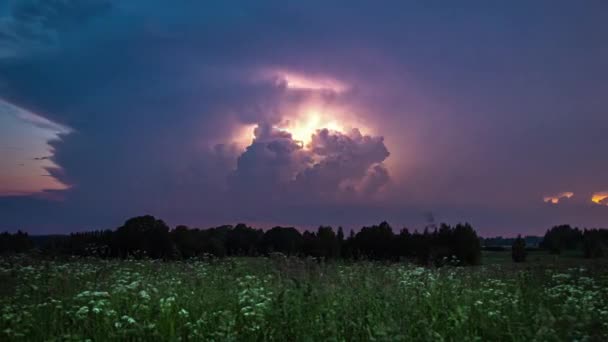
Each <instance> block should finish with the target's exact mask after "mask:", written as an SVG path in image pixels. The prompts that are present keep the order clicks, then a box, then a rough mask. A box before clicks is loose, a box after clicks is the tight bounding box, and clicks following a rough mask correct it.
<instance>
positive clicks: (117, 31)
mask: <svg viewBox="0 0 608 342" xmlns="http://www.w3.org/2000/svg"><path fill="white" fill-rule="evenodd" d="M607 15H608V3H606V2H605V1H601V0H598V1H591V0H589V1H580V2H579V1H458V2H454V1H425V2H419V3H417V4H414V3H410V2H405V1H383V2H374V1H344V2H337V1H336V2H327V1H217V2H212V1H204V2H202V1H179V2H172V3H171V4H169V2H166V1H160V0H157V1H119V0H79V1H76V0H72V1H70V0H66V1H43V0H21V1H9V2H8V3H6V2H2V4H0V137H1V138H0V170H1V172H0V229H2V230H16V229H19V228H21V229H26V230H28V231H30V232H34V233H47V232H67V231H74V230H84V229H93V228H111V227H115V226H118V225H119V224H121V223H122V222H123V221H124V220H125V219H126V218H128V217H130V216H135V215H140V214H146V213H149V214H153V215H156V216H158V217H161V218H163V219H165V220H166V221H167V222H168V223H170V224H172V225H175V224H188V225H193V226H200V227H205V226H210V225H216V224H221V223H236V222H240V221H245V222H248V223H251V224H254V225H259V226H270V225H274V224H283V225H295V226H299V227H313V226H317V225H319V224H332V225H338V224H341V225H343V226H345V227H348V228H351V227H354V228H358V227H360V226H362V225H364V224H370V223H377V222H379V221H380V220H389V222H391V223H392V224H393V225H394V226H396V227H401V226H404V225H406V226H410V227H415V228H420V227H422V226H423V225H424V224H425V222H426V220H427V218H428V217H429V214H430V213H432V214H433V216H434V217H435V219H436V220H438V221H447V222H457V221H468V222H471V223H472V224H473V226H474V227H475V228H476V229H477V230H478V231H480V232H481V234H482V235H494V234H503V235H512V234H517V233H542V232H543V231H544V230H545V229H547V228H549V227H550V226H551V225H554V224H559V223H571V224H574V225H579V226H586V227H598V226H604V227H606V226H608V200H606V199H604V195H602V194H603V193H604V192H606V191H608V157H607V154H606V152H607V151H608V113H607V108H608V97H606V94H608V20H606V18H607ZM323 128H327V129H328V130H327V131H317V129H323ZM313 134H314V136H312V135H313ZM566 195H568V196H566ZM606 195H607V196H608V193H606ZM594 196H595V197H594ZM592 199H595V202H594V201H592ZM546 201H548V202H556V203H546Z"/></svg>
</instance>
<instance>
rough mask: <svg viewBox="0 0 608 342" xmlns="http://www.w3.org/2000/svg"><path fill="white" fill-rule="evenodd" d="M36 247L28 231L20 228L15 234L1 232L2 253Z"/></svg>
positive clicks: (0, 247) (23, 250) (0, 249)
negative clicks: (25, 231)
mask: <svg viewBox="0 0 608 342" xmlns="http://www.w3.org/2000/svg"><path fill="white" fill-rule="evenodd" d="M33 247H34V243H33V242H32V240H31V239H30V237H29V235H28V234H27V233H24V232H22V231H20V230H18V231H17V232H16V233H15V234H9V233H8V232H5V233H2V234H0V253H23V252H27V251H29V250H30V249H32V248H33Z"/></svg>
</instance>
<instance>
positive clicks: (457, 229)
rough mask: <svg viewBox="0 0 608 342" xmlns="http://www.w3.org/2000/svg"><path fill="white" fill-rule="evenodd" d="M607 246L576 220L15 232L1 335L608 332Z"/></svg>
mask: <svg viewBox="0 0 608 342" xmlns="http://www.w3.org/2000/svg"><path fill="white" fill-rule="evenodd" d="M535 242H538V243H535ZM527 244H529V245H527ZM505 246H506V247H505ZM605 246H606V230H582V231H581V230H579V229H576V228H571V227H569V226H558V227H554V228H552V229H550V230H548V231H547V233H546V234H545V236H544V238H543V239H536V238H533V237H517V238H512V239H511V238H508V239H505V238H492V239H482V238H479V237H478V236H477V234H476V233H475V231H474V230H473V228H472V227H471V226H469V225H467V224H459V225H456V226H448V225H445V224H444V225H440V226H439V227H437V228H436V229H435V228H434V227H429V229H426V230H425V231H423V232H413V233H410V232H409V231H407V230H405V229H404V230H401V231H400V232H399V233H398V234H395V233H394V232H393V230H392V229H391V227H390V226H389V225H388V224H387V223H381V224H380V225H377V226H371V227H364V228H363V229H361V230H360V231H359V232H357V233H356V234H355V233H350V234H349V236H348V237H344V233H343V230H342V229H340V228H338V230H337V232H335V231H334V230H333V229H332V228H330V227H320V228H319V229H318V230H317V231H316V232H304V233H300V232H299V231H297V230H296V229H294V228H284V227H275V228H273V229H270V230H267V231H262V230H259V229H253V228H250V227H247V226H245V225H236V226H234V227H233V226H222V227H217V228H212V229H206V230H200V229H189V228H187V227H184V226H179V227H176V228H175V229H169V227H168V226H167V225H166V224H165V223H163V222H162V221H161V220H157V219H155V218H154V217H152V216H143V217H136V218H133V219H130V220H128V221H127V222H125V224H124V225H123V226H121V227H119V228H118V229H116V230H113V231H112V230H106V231H95V232H86V233H74V234H71V235H69V236H51V237H30V236H28V235H27V234H26V233H22V232H19V233H16V234H6V233H5V234H0V247H1V248H2V252H3V253H2V254H4V255H3V256H0V284H2V286H0V341H106V340H111V341H115V340H128V341H328V340H329V341H368V340H369V341H573V340H578V341H606V340H608V278H607V277H606V273H607V272H608V259H603V258H599V257H600V256H605V255H606V254H605ZM551 253H553V255H552V254H551ZM481 255H484V265H483V266H477V267H460V266H465V265H473V264H478V263H479V262H480V260H481ZM575 255H576V257H575ZM254 256H256V257H254ZM582 256H585V257H587V259H584V258H582ZM591 258H594V259H591ZM388 261H390V262H388ZM394 261H399V262H394ZM512 261H515V263H513V262H512ZM417 264H418V265H420V264H422V265H425V266H443V267H420V266H417Z"/></svg>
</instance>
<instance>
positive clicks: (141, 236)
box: [114, 215, 172, 258]
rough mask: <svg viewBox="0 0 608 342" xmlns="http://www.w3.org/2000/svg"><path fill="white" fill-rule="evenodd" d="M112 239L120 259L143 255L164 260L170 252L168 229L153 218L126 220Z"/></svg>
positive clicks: (161, 222) (148, 216) (147, 216)
mask: <svg viewBox="0 0 608 342" xmlns="http://www.w3.org/2000/svg"><path fill="white" fill-rule="evenodd" d="M114 237H115V239H114V244H115V248H116V250H117V253H118V255H119V256H121V257H127V256H130V255H132V256H138V255H139V254H140V253H144V254H145V255H147V256H149V257H151V258H164V257H168V256H170V255H171V252H172V246H171V239H170V238H169V227H168V226H167V225H166V224H165V223H164V222H163V221H162V220H157V219H156V218H154V216H150V215H146V216H139V217H134V218H132V219H129V220H127V222H125V224H124V225H123V226H121V227H120V228H118V229H117V230H116V233H115V236H114Z"/></svg>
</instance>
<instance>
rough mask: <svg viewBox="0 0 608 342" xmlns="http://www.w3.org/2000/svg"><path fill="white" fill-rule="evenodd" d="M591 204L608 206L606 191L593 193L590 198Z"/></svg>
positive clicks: (607, 193) (607, 192)
mask: <svg viewBox="0 0 608 342" xmlns="http://www.w3.org/2000/svg"><path fill="white" fill-rule="evenodd" d="M591 202H593V203H596V204H599V205H606V206H608V191H602V192H596V193H594V194H593V195H592V196H591Z"/></svg>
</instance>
